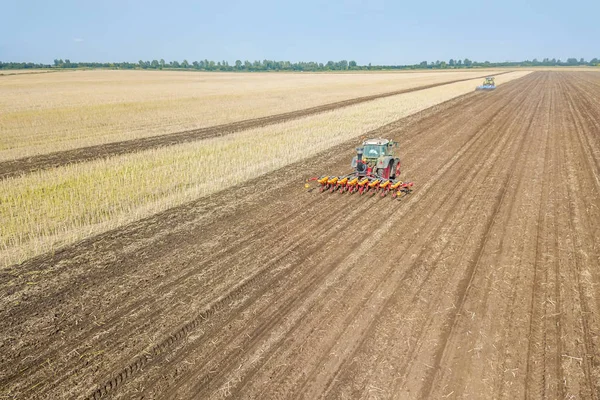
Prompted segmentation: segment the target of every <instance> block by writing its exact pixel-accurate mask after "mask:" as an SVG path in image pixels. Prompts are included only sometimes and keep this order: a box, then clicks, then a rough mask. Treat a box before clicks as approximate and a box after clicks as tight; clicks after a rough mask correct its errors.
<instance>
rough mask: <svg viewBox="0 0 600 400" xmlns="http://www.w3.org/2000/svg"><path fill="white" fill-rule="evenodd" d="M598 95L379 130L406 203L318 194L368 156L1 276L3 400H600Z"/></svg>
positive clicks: (565, 76)
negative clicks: (312, 181)
mask: <svg viewBox="0 0 600 400" xmlns="http://www.w3.org/2000/svg"><path fill="white" fill-rule="evenodd" d="M599 96H600V74H594V73H584V72H572V73H571V72H569V73H562V72H536V73H534V74H530V75H528V76H526V77H524V78H522V79H519V80H516V81H514V82H511V83H508V84H506V85H502V86H501V87H499V88H498V89H497V90H496V91H494V92H488V93H473V94H470V95H467V96H465V97H463V98H461V99H460V100H456V101H452V102H449V103H446V104H444V105H442V106H439V107H436V108H434V109H430V110H427V111H425V112H423V113H421V114H419V115H417V116H414V117H412V118H409V119H405V120H402V121H399V122H397V123H394V124H391V125H389V126H386V127H383V128H381V129H380V130H379V131H378V132H376V133H374V134H376V135H381V136H388V137H391V138H393V139H396V140H398V141H399V142H400V149H401V155H402V156H403V165H404V167H405V170H404V173H403V175H404V177H405V178H406V179H412V180H414V181H415V185H416V190H415V192H414V193H413V194H412V195H410V196H408V197H406V198H404V199H402V200H400V201H397V200H392V199H391V198H379V197H374V198H372V197H365V196H363V197H359V196H358V195H340V194H329V193H327V194H319V193H317V191H312V192H307V191H306V190H305V189H304V187H303V183H304V179H305V178H306V177H308V176H312V175H318V174H319V173H321V172H332V173H343V172H345V171H347V169H348V160H349V159H350V157H351V155H352V152H353V148H354V146H355V143H353V142H351V143H347V144H345V145H342V146H338V147H337V148H335V149H332V150H330V151H328V152H325V153H322V154H320V155H319V156H318V157H314V158H312V159H310V160H309V161H308V162H305V163H298V164H294V165H292V166H290V167H288V168H285V169H282V170H279V171H276V172H274V173H272V174H269V175H266V176H264V177H262V178H260V179H257V180H256V181H255V182H250V183H248V184H247V185H244V186H242V187H239V188H236V189H234V190H229V191H225V192H222V193H219V194H217V195H213V196H211V197H208V198H204V199H201V200H198V201H196V202H194V203H190V204H187V205H185V206H182V207H179V208H177V209H173V210H169V211H167V212H165V213H162V214H159V215H156V216H154V217H152V218H149V219H146V220H143V221H140V222H137V223H135V224H132V225H129V226H127V227H125V228H123V229H120V230H116V231H112V232H109V233H107V234H104V235H101V236H97V237H94V238H92V239H89V240H86V241H84V242H81V243H79V244H77V245H75V246H71V247H67V248H65V249H64V250H62V251H60V252H57V253H55V254H48V255H45V256H42V257H39V258H37V259H34V260H30V261H29V262H27V263H25V264H23V265H20V266H15V267H13V268H11V269H9V270H4V271H3V273H2V275H1V276H0V334H1V336H0V398H48V399H56V398H64V399H71V398H86V397H87V398H98V397H107V398H116V399H129V398H144V399H149V398H184V399H186V398H189V399H192V398H193V399H200V398H220V397H227V396H231V397H235V398H262V399H288V398H307V399H314V398H319V397H327V398H392V397H393V398H401V399H445V398H447V399H452V398H458V399H460V398H476V399H501V398H502V399H514V398H531V399H546V398H548V399H569V398H573V399H575V398H577V399H597V398H599V395H600V347H599V346H600V338H599V336H598V335H599V332H600V319H599V318H600V292H599V291H600V286H599V284H600V268H599V267H600V242H599V241H598V238H599V237H600V178H599V177H600V136H599V134H598V133H599V130H600V108H599V107H598V101H597V100H598V97H599Z"/></svg>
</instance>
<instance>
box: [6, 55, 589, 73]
mask: <svg viewBox="0 0 600 400" xmlns="http://www.w3.org/2000/svg"><path fill="white" fill-rule="evenodd" d="M583 65H588V66H600V60H599V59H598V58H593V59H591V60H590V61H586V60H585V59H583V58H580V59H577V58H567V60H566V61H562V60H561V59H556V58H552V59H549V58H544V59H543V60H541V61H540V60H538V59H536V58H534V59H533V60H531V61H530V60H525V61H516V62H512V61H506V62H489V61H484V62H478V61H471V60H469V59H468V58H465V59H464V60H455V59H450V60H448V61H447V62H446V61H439V60H437V61H431V62H428V61H422V62H420V63H418V64H414V65H371V64H370V63H369V64H368V65H358V64H357V63H356V61H347V60H341V61H328V62H326V63H318V62H313V61H310V62H303V61H301V62H294V63H293V62H290V61H273V60H263V61H252V62H251V61H247V60H246V61H242V60H236V61H235V63H233V64H230V63H229V62H228V61H217V62H215V61H210V60H200V61H192V62H189V61H187V60H183V61H182V62H179V61H169V62H166V61H165V60H164V59H160V60H152V61H144V60H140V61H138V62H137V63H132V62H106V63H101V62H71V61H70V60H69V59H65V60H62V59H55V60H54V63H53V64H37V63H31V62H1V61H0V69H69V68H108V69H150V70H152V69H155V70H162V69H178V70H181V69H183V70H199V71H245V72H258V71H307V72H317V71H364V70H405V69H461V68H496V67H537V66H547V67H557V66H583Z"/></svg>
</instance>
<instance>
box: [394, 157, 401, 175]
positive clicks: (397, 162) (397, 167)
mask: <svg viewBox="0 0 600 400" xmlns="http://www.w3.org/2000/svg"><path fill="white" fill-rule="evenodd" d="M400 167H401V163H400V159H399V158H396V160H395V162H394V164H393V166H392V174H394V178H393V179H397V178H398V177H399V176H400V169H401V168H400Z"/></svg>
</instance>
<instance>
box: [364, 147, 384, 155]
mask: <svg viewBox="0 0 600 400" xmlns="http://www.w3.org/2000/svg"><path fill="white" fill-rule="evenodd" d="M364 154H365V157H366V158H378V157H379V156H382V155H384V154H385V146H378V145H374V144H367V145H365V150H364Z"/></svg>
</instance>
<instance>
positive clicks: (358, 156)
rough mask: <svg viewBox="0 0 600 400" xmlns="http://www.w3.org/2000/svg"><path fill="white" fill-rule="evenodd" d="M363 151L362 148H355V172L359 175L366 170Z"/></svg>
mask: <svg viewBox="0 0 600 400" xmlns="http://www.w3.org/2000/svg"><path fill="white" fill-rule="evenodd" d="M363 151H364V147H357V148H356V172H358V173H359V174H364V173H365V172H366V170H367V166H366V165H365V164H364V163H363V160H362V158H363Z"/></svg>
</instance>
